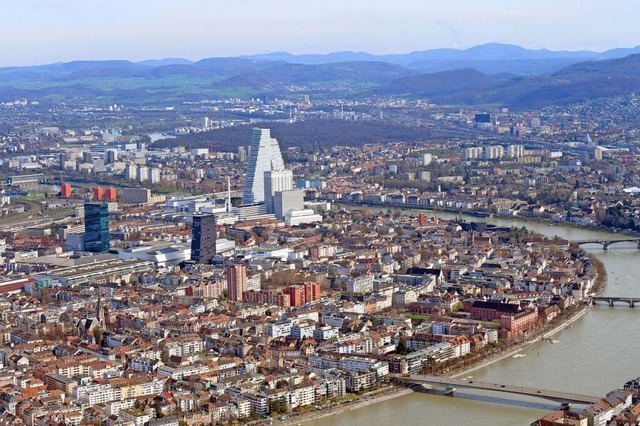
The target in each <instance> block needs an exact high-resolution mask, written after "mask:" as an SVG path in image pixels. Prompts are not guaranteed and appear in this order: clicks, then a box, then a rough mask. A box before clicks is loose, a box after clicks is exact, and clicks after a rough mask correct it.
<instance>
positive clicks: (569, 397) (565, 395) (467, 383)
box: [391, 374, 601, 404]
mask: <svg viewBox="0 0 640 426" xmlns="http://www.w3.org/2000/svg"><path fill="white" fill-rule="evenodd" d="M391 377H392V378H394V379H395V380H396V381H397V382H400V383H404V384H411V383H415V384H420V385H442V386H446V387H453V388H467V389H481V390H489V391H496V392H503V393H510V394H512V395H527V396H537V397H540V398H544V399H548V400H551V401H556V402H576V403H581V404H592V403H594V402H597V401H599V400H600V399H601V398H599V397H597V396H589V395H580V394H575V393H571V392H562V391H553V390H547V389H537V388H530V387H525V386H510V385H501V384H496V383H485V382H478V381H476V380H460V379H453V378H450V377H442V376H426V375H419V374H414V375H411V376H409V377H403V376H399V375H391Z"/></svg>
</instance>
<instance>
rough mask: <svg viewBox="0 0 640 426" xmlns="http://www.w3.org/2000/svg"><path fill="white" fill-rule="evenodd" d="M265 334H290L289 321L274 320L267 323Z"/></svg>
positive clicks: (278, 335) (272, 335) (277, 335)
mask: <svg viewBox="0 0 640 426" xmlns="http://www.w3.org/2000/svg"><path fill="white" fill-rule="evenodd" d="M267 334H268V335H269V336H271V337H286V336H289V335H290V334H291V321H274V322H270V323H268V324H267Z"/></svg>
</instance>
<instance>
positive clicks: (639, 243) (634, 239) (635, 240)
mask: <svg viewBox="0 0 640 426" xmlns="http://www.w3.org/2000/svg"><path fill="white" fill-rule="evenodd" d="M569 242H570V243H572V244H577V245H582V244H600V245H601V246H602V249H603V250H609V246H611V245H612V244H616V243H636V244H637V247H638V248H639V249H640V237H624V238H616V239H610V240H609V239H597V240H574V241H569Z"/></svg>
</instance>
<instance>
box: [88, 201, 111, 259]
mask: <svg viewBox="0 0 640 426" xmlns="http://www.w3.org/2000/svg"><path fill="white" fill-rule="evenodd" d="M84 249H85V250H86V251H91V252H95V253H106V252H108V251H109V206H108V204H107V203H87V204H85V205H84Z"/></svg>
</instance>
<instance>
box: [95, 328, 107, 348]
mask: <svg viewBox="0 0 640 426" xmlns="http://www.w3.org/2000/svg"><path fill="white" fill-rule="evenodd" d="M93 339H94V340H95V342H96V344H97V345H100V346H102V342H103V340H104V332H103V331H102V329H101V328H100V327H96V328H94V329H93Z"/></svg>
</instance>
